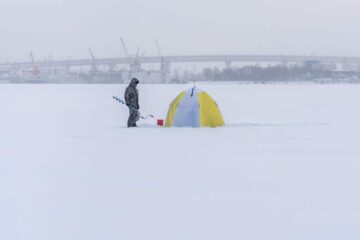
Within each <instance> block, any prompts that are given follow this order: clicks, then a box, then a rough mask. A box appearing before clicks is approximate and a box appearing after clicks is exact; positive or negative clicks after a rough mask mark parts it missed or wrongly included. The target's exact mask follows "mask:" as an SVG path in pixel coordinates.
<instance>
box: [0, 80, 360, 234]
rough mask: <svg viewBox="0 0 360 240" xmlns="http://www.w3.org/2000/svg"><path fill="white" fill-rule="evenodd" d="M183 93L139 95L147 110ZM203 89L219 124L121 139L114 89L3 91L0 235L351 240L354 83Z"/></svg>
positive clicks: (160, 108) (354, 225) (159, 109)
mask: <svg viewBox="0 0 360 240" xmlns="http://www.w3.org/2000/svg"><path fill="white" fill-rule="evenodd" d="M188 87H189V86H184V85H148V86H140V103H141V108H142V111H143V114H146V113H152V114H154V115H156V116H157V117H158V118H165V115H166V112H167V107H168V105H169V104H170V102H171V101H172V100H173V98H174V97H175V96H176V95H177V94H178V93H179V92H180V91H181V90H184V89H186V88H188ZM200 87H201V88H202V89H203V90H205V91H207V92H208V93H209V94H210V95H212V96H213V98H214V99H215V100H216V101H217V103H218V104H219V106H220V109H221V110H222V112H223V116H224V119H225V121H226V123H227V124H228V126H227V127H224V128H218V129H191V128H185V129H162V128H156V127H151V126H152V125H153V123H154V122H155V120H148V121H143V122H142V123H141V124H142V128H139V129H127V128H125V123H126V118H127V114H128V112H127V109H126V108H124V107H123V106H122V105H120V104H119V103H117V102H115V101H114V100H112V96H113V95H118V96H122V95H123V91H124V88H125V86H123V85H0V112H1V113H0V114H1V115H0V239H1V240H98V239H106V240H111V239H121V240H239V239H246V240H261V239H264V240H289V239H291V240H297V239H302V240H309V239H314V240H319V239H326V240H332V239H334V240H339V239H347V240H349V239H354V240H355V239H356V240H358V239H359V238H360V227H359V226H360V191H359V189H360V148H359V146H360V136H359V133H360V128H359V123H360V113H359V111H360V86H352V85H238V84H227V85H203V86H200Z"/></svg>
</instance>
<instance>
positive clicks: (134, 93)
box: [125, 79, 139, 110]
mask: <svg viewBox="0 0 360 240" xmlns="http://www.w3.org/2000/svg"><path fill="white" fill-rule="evenodd" d="M136 81H137V80H136ZM136 81H135V80H134V79H133V80H132V81H131V83H130V84H129V86H128V87H127V88H126V90H125V102H126V105H127V106H128V107H130V108H134V109H137V110H138V109H139V93H138V90H137V89H136Z"/></svg>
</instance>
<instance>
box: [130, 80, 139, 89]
mask: <svg viewBox="0 0 360 240" xmlns="http://www.w3.org/2000/svg"><path fill="white" fill-rule="evenodd" d="M138 83H139V80H137V79H136V78H133V79H131V82H130V84H129V85H130V86H132V87H136V85H137V84H138Z"/></svg>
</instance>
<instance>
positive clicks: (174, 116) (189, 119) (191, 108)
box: [165, 87, 224, 127]
mask: <svg viewBox="0 0 360 240" xmlns="http://www.w3.org/2000/svg"><path fill="white" fill-rule="evenodd" d="M165 126H166V127H220V126H224V120H223V118H222V116H221V112H220V110H219V107H218V105H217V104H216V102H215V101H214V100H213V99H212V98H211V97H210V96H209V94H207V93H206V92H204V91H202V90H200V89H198V88H196V87H194V88H191V89H189V90H187V91H184V92H182V93H180V94H179V95H178V96H177V97H176V98H175V99H174V101H173V102H172V103H171V104H170V107H169V111H168V114H167V117H166V124H165Z"/></svg>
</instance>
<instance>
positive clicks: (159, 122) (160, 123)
mask: <svg viewBox="0 0 360 240" xmlns="http://www.w3.org/2000/svg"><path fill="white" fill-rule="evenodd" d="M157 125H158V126H160V127H163V126H164V120H163V119H158V120H157Z"/></svg>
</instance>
